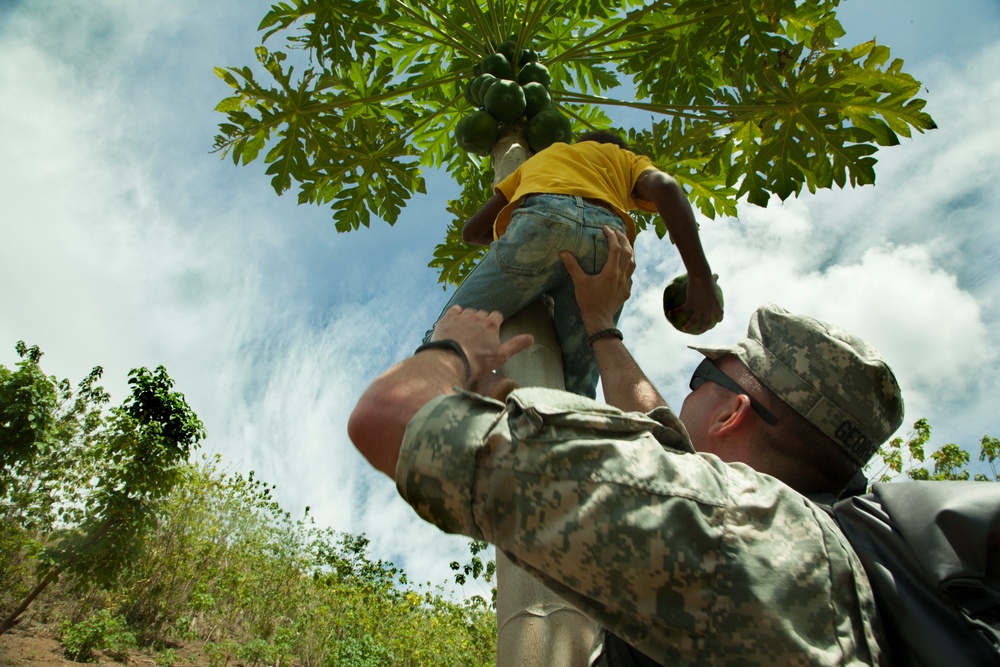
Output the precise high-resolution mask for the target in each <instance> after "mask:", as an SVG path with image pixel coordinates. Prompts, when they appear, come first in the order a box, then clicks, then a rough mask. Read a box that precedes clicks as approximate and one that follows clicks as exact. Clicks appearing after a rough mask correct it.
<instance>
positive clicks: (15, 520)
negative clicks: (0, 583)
mask: <svg viewBox="0 0 1000 667" xmlns="http://www.w3.org/2000/svg"><path fill="white" fill-rule="evenodd" d="M17 352H18V354H19V355H20V357H21V361H20V362H19V363H18V364H17V368H16V369H14V370H10V369H8V368H5V367H4V366H0V452H2V453H3V454H2V456H0V521H3V522H4V523H5V524H14V525H17V526H19V527H21V528H22V529H23V530H24V531H25V535H37V536H38V537H37V545H36V546H35V547H34V548H35V549H37V550H38V557H37V561H38V563H39V564H38V567H37V572H36V583H35V585H34V587H33V588H31V589H30V591H28V592H27V593H26V595H24V597H23V599H21V601H20V603H18V604H16V605H15V606H14V608H13V609H12V610H10V611H9V613H8V614H7V615H6V617H4V618H3V619H2V620H0V634H3V633H4V632H6V631H7V630H9V629H10V628H11V627H13V626H14V625H15V624H16V623H17V620H18V618H19V617H20V616H21V614H22V613H24V611H25V610H26V609H27V608H28V606H29V605H30V604H31V603H32V602H33V601H34V600H35V599H36V598H37V597H38V596H39V595H40V594H41V593H42V592H43V591H44V590H45V589H46V588H47V587H48V586H49V585H50V584H52V583H53V582H55V581H57V580H58V579H59V578H60V577H61V576H62V575H64V574H71V575H74V589H75V591H76V592H78V593H79V592H83V591H85V590H86V589H87V588H89V587H90V586H91V585H92V584H98V585H110V584H111V582H112V581H113V578H114V577H115V576H116V575H117V574H118V573H119V572H120V571H121V570H122V568H124V567H125V566H127V565H128V564H129V563H131V562H132V561H133V560H134V559H135V558H136V556H137V555H138V554H139V553H140V551H141V548H142V546H143V537H144V536H145V535H146V534H147V533H148V532H149V529H150V528H151V527H152V526H153V525H154V523H155V521H154V520H155V501H156V500H158V499H159V498H162V497H164V496H166V495H167V494H168V493H169V492H170V491H171V489H172V488H173V487H174V485H175V484H176V483H177V481H178V480H179V479H180V474H181V470H182V467H183V465H184V463H185V462H186V461H187V459H188V456H189V454H190V452H191V450H192V449H193V448H195V447H197V446H198V444H199V442H200V441H201V439H202V438H203V437H204V429H203V427H202V424H201V421H200V420H199V419H198V418H197V416H195V414H194V412H193V411H192V410H191V408H190V407H189V406H188V404H187V401H186V400H185V398H184V396H183V395H182V394H180V393H179V392H176V391H173V390H172V388H173V385H174V382H173V380H172V379H171V378H170V377H169V376H168V375H167V372H166V370H165V369H164V368H163V367H162V366H160V367H158V368H157V369H156V370H155V371H150V370H149V369H147V368H138V369H133V370H132V371H131V372H130V374H129V380H128V383H129V386H130V387H131V394H130V395H129V396H128V398H126V399H125V401H124V402H123V403H122V404H121V405H120V406H119V407H115V408H111V409H110V410H105V408H104V406H105V405H106V403H107V402H108V395H107V393H106V392H105V391H104V390H103V389H102V388H101V387H99V386H98V385H97V384H96V382H97V380H98V379H99V378H100V376H101V373H102V371H101V369H100V368H95V369H94V370H93V371H91V373H90V374H89V375H88V376H87V377H86V378H85V379H84V381H83V382H81V383H80V385H79V386H78V387H77V389H76V391H74V390H73V389H72V387H71V385H70V383H69V382H68V381H66V380H62V381H57V380H56V378H55V377H53V376H47V375H45V374H44V373H43V372H42V371H41V369H40V367H39V362H40V360H41V357H42V353H41V351H40V350H39V349H38V347H37V346H31V347H28V346H26V345H25V344H24V343H18V344H17ZM8 557H10V558H13V554H5V555H4V559H5V560H6V559H7V558H8Z"/></svg>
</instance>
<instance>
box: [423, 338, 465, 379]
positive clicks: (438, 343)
mask: <svg viewBox="0 0 1000 667" xmlns="http://www.w3.org/2000/svg"><path fill="white" fill-rule="evenodd" d="M424 350H451V351H452V352H454V353H456V354H458V356H459V358H460V359H461V360H462V363H463V364H465V383H468V382H469V378H471V377H472V367H471V366H470V365H469V358H468V357H467V356H465V350H463V349H462V346H461V345H460V344H459V343H458V341H456V340H451V339H450V338H446V339H444V340H432V341H431V342H429V343H424V344H423V345H421V346H420V347H418V348H417V349H416V350H414V351H413V354H417V353H418V352H423V351H424Z"/></svg>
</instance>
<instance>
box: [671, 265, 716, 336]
mask: <svg viewBox="0 0 1000 667" xmlns="http://www.w3.org/2000/svg"><path fill="white" fill-rule="evenodd" d="M718 280H719V276H718V275H715V274H713V275H712V277H711V279H710V280H704V279H701V280H699V279H697V278H694V277H692V276H689V277H688V286H687V298H686V300H685V301H684V305H683V306H681V307H680V308H677V309H676V310H677V311H685V310H686V311H690V312H691V318H690V319H689V320H688V322H687V324H685V325H684V327H683V328H682V331H684V333H689V334H694V335H698V334H703V333H705V332H706V331H708V330H709V329H711V328H712V327H714V326H715V325H716V324H718V323H719V322H721V321H722V302H721V301H719V294H718V292H717V291H716V287H715V283H716V282H717V281H718ZM672 312H673V311H672Z"/></svg>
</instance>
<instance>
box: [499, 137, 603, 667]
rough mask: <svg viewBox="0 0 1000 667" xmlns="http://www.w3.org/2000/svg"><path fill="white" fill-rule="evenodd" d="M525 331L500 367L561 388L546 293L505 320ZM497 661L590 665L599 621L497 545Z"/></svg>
mask: <svg viewBox="0 0 1000 667" xmlns="http://www.w3.org/2000/svg"><path fill="white" fill-rule="evenodd" d="M528 155H529V153H528V150H527V141H526V140H525V138H524V134H523V131H514V132H506V133H505V134H504V135H502V136H501V137H500V139H499V140H498V141H497V145H496V147H495V148H494V152H493V156H494V183H499V182H500V181H501V180H503V179H504V178H506V177H507V176H508V175H509V174H511V173H512V172H513V171H514V170H515V169H516V168H517V167H518V165H520V164H521V163H522V162H524V161H525V160H526V159H527V158H528ZM521 333H530V334H532V335H533V336H534V338H535V342H534V344H533V345H532V346H531V347H530V348H528V349H527V350H525V351H524V352H521V353H520V354H518V355H517V356H515V357H513V358H511V359H510V360H508V361H507V363H506V364H504V366H503V367H502V368H500V372H501V373H503V374H504V375H506V376H508V377H510V378H511V379H513V380H514V381H515V382H517V384H518V385H519V386H522V387H549V388H552V389H563V388H564V387H565V383H564V381H563V366H562V352H561V350H560V347H559V341H558V339H557V338H556V333H555V327H554V326H553V324H552V318H551V316H550V314H549V309H548V307H547V305H546V303H545V300H544V299H539V300H538V301H536V302H535V303H533V304H532V305H530V306H528V307H527V308H525V309H524V310H522V311H521V312H519V313H517V314H516V315H514V316H513V317H511V318H508V320H507V321H506V322H504V324H503V327H502V328H501V330H500V335H501V337H502V338H503V339H504V340H506V339H508V338H510V337H512V336H515V335H517V334H521ZM496 561H497V658H496V664H497V667H587V663H588V658H589V654H590V647H591V644H592V643H593V640H594V637H595V635H596V634H597V626H596V624H595V623H594V622H593V621H592V620H590V619H589V618H588V617H587V616H585V615H584V614H583V612H581V611H579V610H578V609H576V607H574V606H572V605H571V604H569V603H568V602H566V601H565V600H563V599H562V598H561V597H559V596H558V595H556V594H555V593H553V592H552V591H550V590H549V589H548V588H546V587H545V586H543V585H542V584H541V583H540V582H539V581H538V580H537V579H535V578H534V577H532V576H531V575H529V574H528V573H527V572H525V571H524V570H522V569H521V568H519V567H518V566H516V565H514V563H512V562H511V561H510V559H509V558H507V557H506V556H505V555H504V554H503V552H501V551H499V550H498V551H497V554H496Z"/></svg>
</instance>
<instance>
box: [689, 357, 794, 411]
mask: <svg viewBox="0 0 1000 667" xmlns="http://www.w3.org/2000/svg"><path fill="white" fill-rule="evenodd" d="M705 382H714V383H715V384H717V385H720V386H722V387H725V388H726V389H728V390H729V391H731V392H733V393H736V394H745V395H746V397H747V398H749V399H750V407H751V408H753V411H754V412H756V413H757V414H758V415H760V418H761V419H763V420H764V421H766V422H767V423H768V424H770V425H771V426H774V425H775V424H777V423H778V420H777V419H776V418H775V416H774V415H772V414H771V411H770V410H768V409H767V408H765V407H764V406H763V405H761V404H760V403H759V402H758V401H757V399H755V398H754V397H753V396H751V395H750V394H747V391H746V389H744V388H743V387H741V386H739V385H738V384H736V381H735V380H733V379H732V378H731V377H729V376H728V375H726V374H725V373H723V372H722V371H720V370H719V367H718V366H716V365H715V363H713V362H712V360H711V359H709V358H708V357H705V359H704V360H702V362H701V363H700V364H698V368H696V369H694V374H693V375H691V385H690V386H691V391H694V390H695V389H697V388H698V387H700V386H701V385H703V384H705Z"/></svg>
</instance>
